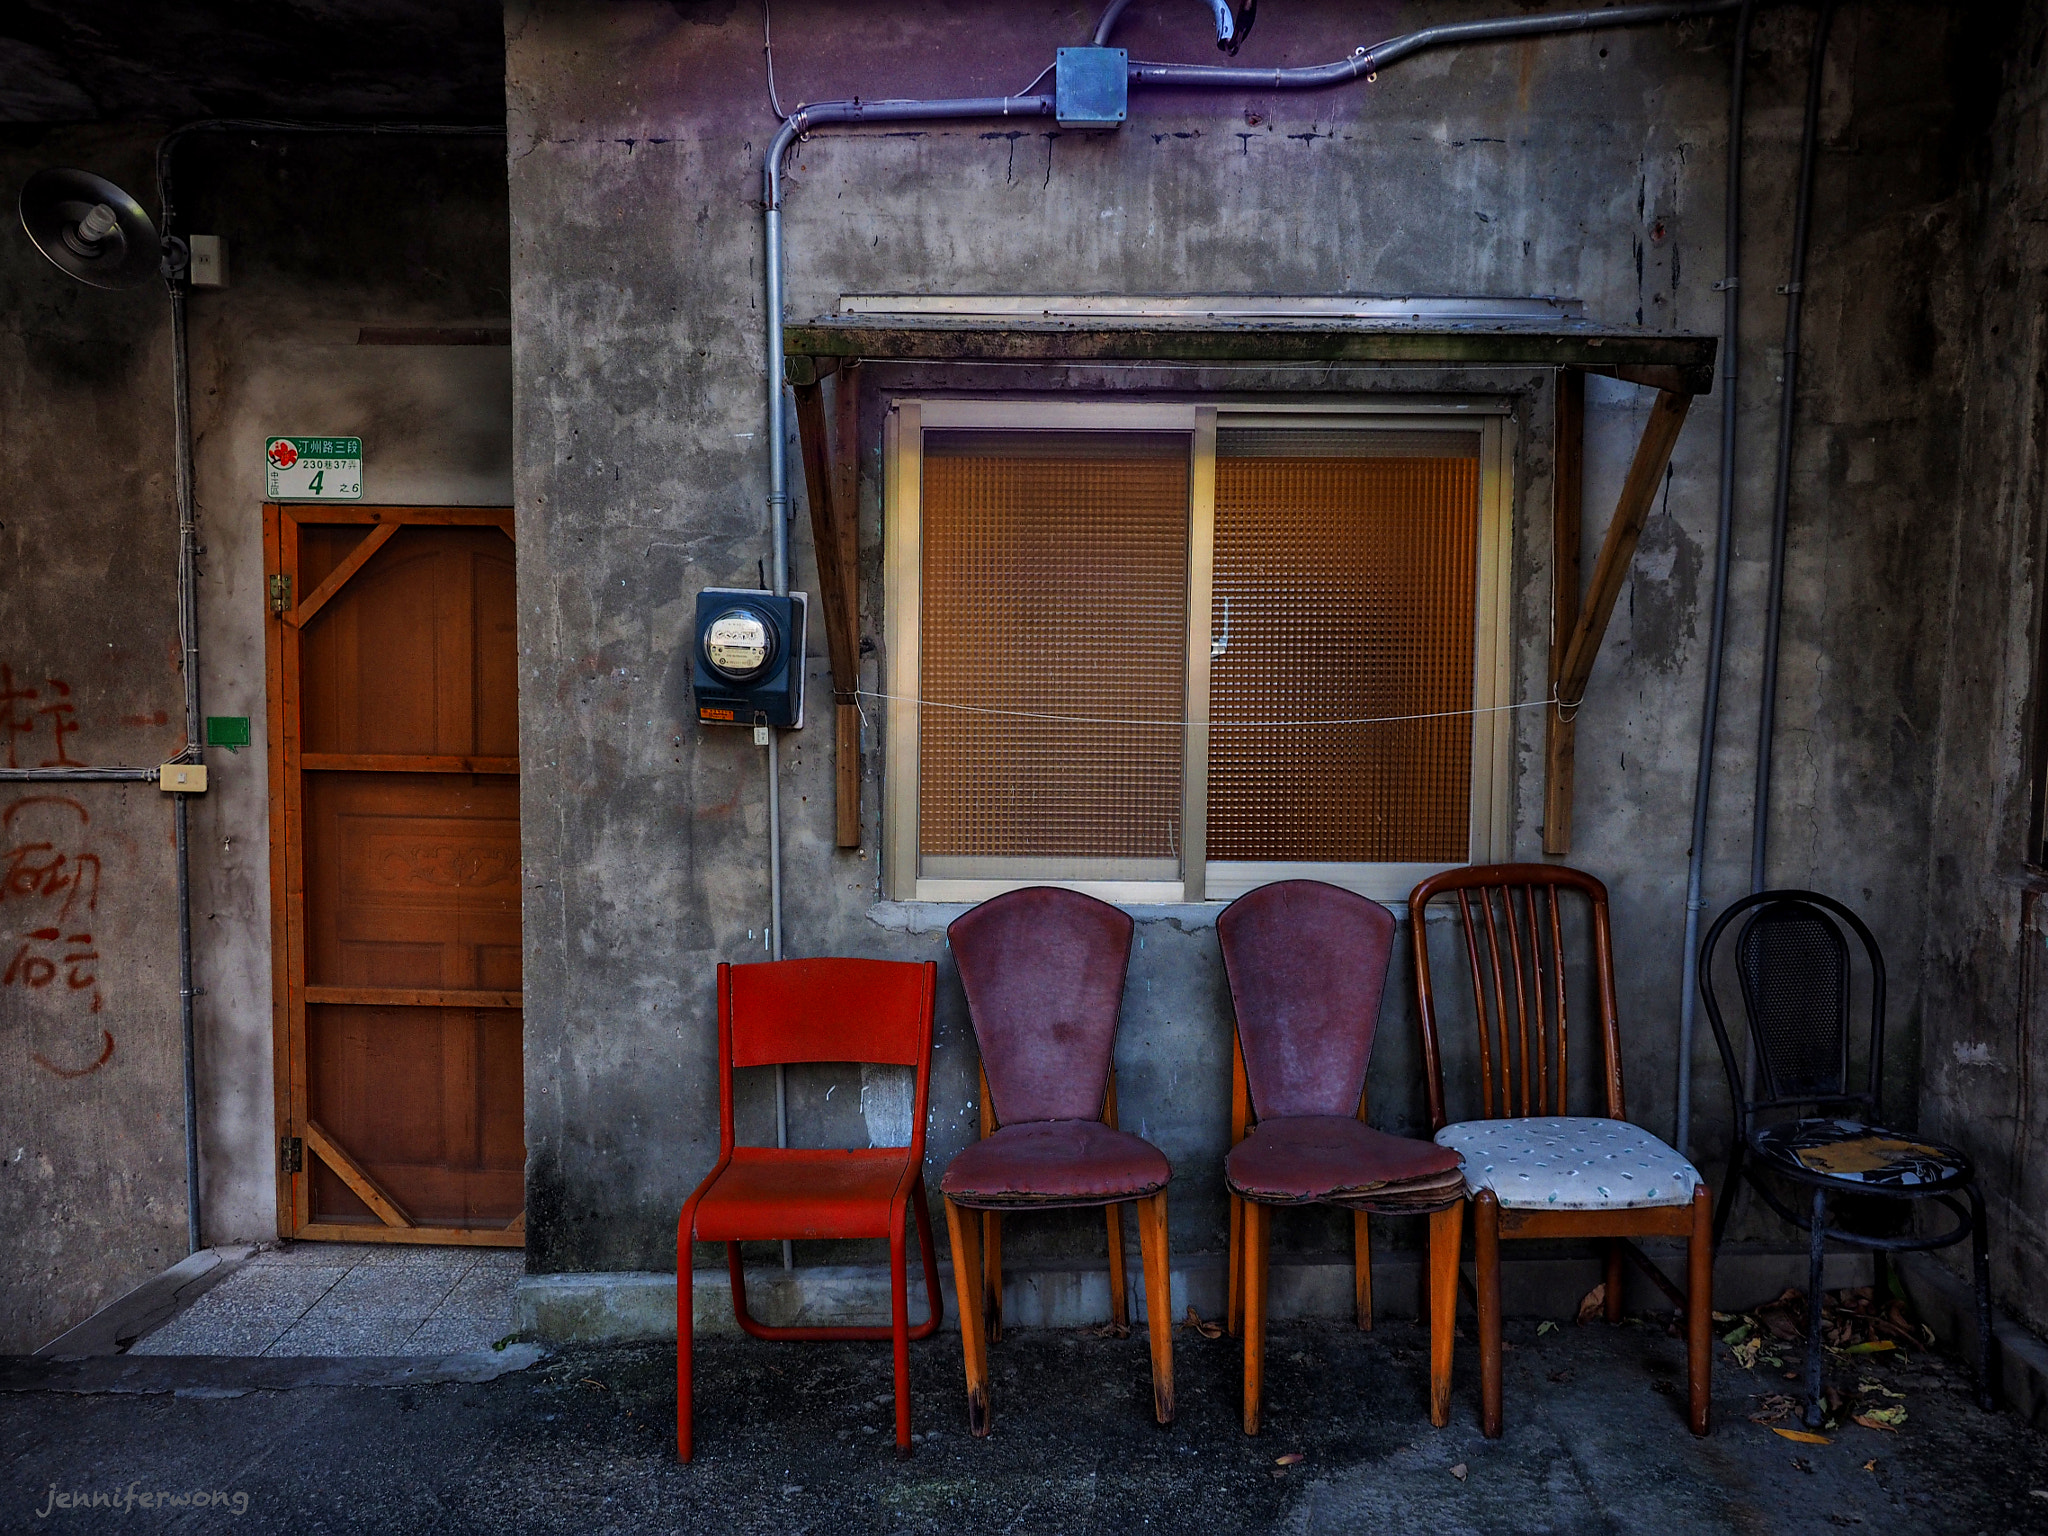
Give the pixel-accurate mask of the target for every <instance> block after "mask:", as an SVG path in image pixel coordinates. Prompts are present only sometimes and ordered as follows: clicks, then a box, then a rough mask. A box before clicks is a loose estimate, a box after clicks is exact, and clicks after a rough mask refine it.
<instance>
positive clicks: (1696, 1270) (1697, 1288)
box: [1685, 1184, 1714, 1435]
mask: <svg viewBox="0 0 2048 1536" xmlns="http://www.w3.org/2000/svg"><path fill="white" fill-rule="evenodd" d="M1685 1267H1686V1288H1685V1392H1686V1409H1687V1413H1686V1417H1687V1418H1688V1419H1689V1420H1690V1421H1691V1424H1692V1432H1693V1433H1694V1434H1696V1435H1704V1434H1706V1433H1707V1431H1708V1429H1709V1428H1710V1427H1711V1426H1710V1423H1709V1412H1710V1405H1711V1403H1712V1401H1713V1395H1714V1199H1713V1196H1712V1194H1711V1193H1710V1192H1709V1191H1708V1189H1707V1186H1706V1185H1704V1184H1700V1185H1696V1186H1695V1187H1694V1189H1693V1192H1692V1237H1691V1239H1690V1241H1688V1242H1687V1244H1686V1251H1685Z"/></svg>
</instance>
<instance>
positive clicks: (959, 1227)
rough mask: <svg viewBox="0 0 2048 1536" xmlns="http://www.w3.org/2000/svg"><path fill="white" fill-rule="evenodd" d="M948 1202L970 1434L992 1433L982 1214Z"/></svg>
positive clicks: (948, 1200) (954, 1291) (946, 1203)
mask: <svg viewBox="0 0 2048 1536" xmlns="http://www.w3.org/2000/svg"><path fill="white" fill-rule="evenodd" d="M941 1198H942V1199H945V1205H946V1234H947V1236H948V1238H950V1239H951V1241H952V1244H953V1294H954V1296H955V1297H956V1298H957V1299H958V1300H959V1303H960V1354H961V1358H962V1359H963V1360H964V1361H965V1362H966V1366H967V1430H968V1433H970V1434H973V1435H985V1434H987V1433H988V1340H987V1337H986V1335H985V1334H984V1333H983V1331H982V1314H981V1300H982V1298H981V1262H982V1253H981V1226H982V1224H981V1213H980V1212H978V1211H963V1210H962V1209H961V1208H960V1207H959V1206H957V1205H955V1204H954V1203H953V1202H952V1200H951V1199H950V1198H946V1197H943V1196H942V1197H941Z"/></svg>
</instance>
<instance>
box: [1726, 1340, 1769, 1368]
mask: <svg viewBox="0 0 2048 1536" xmlns="http://www.w3.org/2000/svg"><path fill="white" fill-rule="evenodd" d="M1763 1347H1764V1341H1763V1340H1762V1339H1751V1340H1750V1341H1749V1342H1748V1343H1746V1344H1738V1345H1736V1346H1735V1347H1734V1348H1733V1349H1732V1350H1730V1351H1729V1353H1730V1354H1732V1355H1734V1356H1735V1363H1736V1364H1737V1365H1739V1366H1741V1367H1742V1368H1743V1369H1744V1370H1745V1371H1753V1370H1755V1369H1756V1357H1757V1352H1758V1351H1759V1350H1761V1349H1762V1348H1763Z"/></svg>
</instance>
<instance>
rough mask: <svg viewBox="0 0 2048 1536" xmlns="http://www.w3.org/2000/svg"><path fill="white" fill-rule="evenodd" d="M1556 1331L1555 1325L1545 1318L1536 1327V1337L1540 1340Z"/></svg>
mask: <svg viewBox="0 0 2048 1536" xmlns="http://www.w3.org/2000/svg"><path fill="white" fill-rule="evenodd" d="M1556 1329H1557V1324H1555V1323H1553V1322H1551V1321H1550V1320H1549V1319H1548V1318H1545V1319H1544V1320H1543V1321H1542V1322H1540V1323H1538V1324H1537V1325H1536V1337H1537V1338H1539V1339H1540V1338H1542V1337H1543V1335H1545V1334H1546V1333H1552V1332H1555V1331H1556Z"/></svg>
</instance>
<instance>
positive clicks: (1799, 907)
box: [1700, 891, 1992, 1427]
mask: <svg viewBox="0 0 2048 1536" xmlns="http://www.w3.org/2000/svg"><path fill="white" fill-rule="evenodd" d="M1745 912H1747V913H1748V914H1749V917H1748V920H1747V921H1745V922H1744V923H1743V925H1742V927H1741V929H1740V930H1739V931H1738V932H1737V933H1736V935H1735V974H1736V977H1737V979H1738V980H1739V981H1740V983H1741V987H1742V1003H1743V1010H1744V1012H1745V1013H1746V1015H1747V1016H1748V1022H1749V1036H1750V1039H1751V1040H1752V1041H1754V1043H1755V1045H1756V1064H1757V1082H1756V1083H1755V1084H1753V1085H1752V1086H1753V1087H1755V1088H1757V1089H1758V1090H1760V1091H1759V1092H1758V1094H1757V1096H1756V1097H1754V1098H1750V1097H1748V1096H1747V1095H1746V1094H1745V1092H1744V1088H1743V1074H1742V1068H1741V1067H1740V1066H1739V1065H1738V1064H1737V1057H1736V1053H1735V1047H1734V1046H1733V1045H1732V1044H1731V1043H1730V1041H1729V1038H1728V1027H1727V1024H1726V1022H1725V1021H1724V1020H1723V1019H1722V1017H1721V1005H1720V1002H1719V1000H1718V999H1717V998H1716V997H1715V995H1714V981H1713V970H1714V951H1715V948H1716V946H1717V945H1719V943H1720V941H1721V935H1722V933H1724V932H1725V931H1726V930H1727V928H1728V925H1729V924H1730V923H1732V922H1733V921H1734V920H1735V919H1736V918H1737V917H1740V916H1741V915H1742V914H1743V913H1745ZM1844 927H1846V928H1848V929H1849V930H1850V931H1851V932H1853V933H1854V934H1855V935H1856V937H1857V938H1858V939H1859V940H1860V941H1861V942H1862V945H1863V952H1864V955H1865V956H1866V957H1867V959H1868V961H1869V965H1870V1052H1869V1062H1868V1067H1867V1071H1866V1076H1865V1081H1864V1087H1863V1089H1862V1091H1861V1092H1858V1091H1857V1090H1855V1089H1853V1088H1851V1087H1850V1086H1849V1084H1850V1076H1849V1009H1850V951H1849V943H1848V940H1847V939H1846V938H1844V937H1843V933H1842V930H1843V928H1844ZM1700 996H1701V998H1702V999H1703V1000H1704V1001H1705V1002H1706V1005H1707V1017H1708V1019H1710V1020H1711V1021H1712V1023H1713V1026H1714V1039H1715V1040H1716V1041H1718V1042H1719V1044H1720V1047H1721V1062H1722V1065H1724V1066H1725V1067H1726V1068H1727V1070H1728V1089H1729V1096H1730V1097H1731V1098H1732V1099H1733V1100H1734V1101H1735V1146H1734V1151H1733V1153H1732V1155H1731V1157H1730V1159H1729V1163H1728V1178H1727V1181H1726V1182H1725V1183H1724V1184H1723V1185H1722V1188H1721V1204H1720V1209H1719V1210H1717V1211H1716V1212H1715V1213H1714V1246H1715V1247H1716V1248H1717V1249H1718V1248H1719V1247H1720V1244H1721V1233H1722V1231H1723V1230H1724V1229H1725V1228H1726V1227H1727V1225H1728V1212H1729V1211H1730V1210H1731V1209H1732V1208H1733V1206H1734V1204H1735V1200H1736V1197H1737V1195H1738V1194H1739V1193H1740V1192H1741V1188H1742V1181H1743V1179H1744V1177H1745V1176H1746V1177H1747V1178H1748V1180H1749V1182H1750V1184H1751V1185H1752V1186H1753V1187H1754V1188H1755V1190H1756V1192H1757V1193H1758V1194H1759V1195H1761V1196H1762V1197H1763V1199H1764V1201H1765V1203H1766V1204H1768V1205H1769V1206H1770V1208H1771V1209H1772V1210H1774V1211H1776V1212H1777V1213H1778V1214H1779V1215H1780V1216H1782V1217H1784V1218H1785V1219H1786V1220H1787V1221H1789V1222H1791V1223H1792V1224H1793V1225H1794V1226H1796V1227H1798V1228H1800V1229H1801V1230H1802V1231H1804V1232H1806V1233H1807V1234H1808V1237H1809V1239H1810V1243H1811V1247H1810V1252H1811V1255H1812V1263H1811V1267H1810V1268H1809V1270H1808V1279H1807V1292H1806V1309H1807V1323H1806V1391H1807V1406H1806V1422H1807V1424H1808V1425H1810V1426H1816V1427H1817V1426H1818V1425H1819V1424H1820V1422H1821V1418H1822V1398H1821V1277H1820V1272H1821V1259H1822V1256H1823V1252H1824V1250H1825V1247H1826V1245H1827V1242H1828V1240H1829V1239H1831V1238H1832V1239H1833V1240H1834V1241H1836V1242H1841V1243H1849V1244H1852V1245H1854V1246H1856V1247H1860V1248H1871V1249H1875V1250H1878V1251H1879V1252H1885V1253H1903V1252H1912V1251H1918V1250H1925V1249H1930V1248H1946V1247H1948V1246H1949V1244H1951V1243H1959V1242H1961V1241H1962V1240H1963V1239H1964V1238H1966V1237H1967V1238H1969V1239H1970V1253H1971V1258H1972V1260H1973V1261H1974V1263H1975V1267H1976V1281H1977V1362H1978V1368H1977V1401H1978V1403H1979V1404H1980V1405H1981V1406H1983V1407H1984V1408H1987V1409H1988V1408H1990V1407H1991V1405H1992V1404H1991V1270H1990V1263H1989V1260H1988V1259H1987V1257H1986V1254H1985V1238H1984V1197H1983V1195H1982V1194H1981V1193H1979V1192H1978V1189H1977V1177H1976V1169H1975V1168H1974V1167H1973V1166H1972V1164H1971V1162H1970V1158H1969V1156H1968V1154H1966V1153H1964V1152H1961V1151H1959V1150H1957V1149H1956V1148H1954V1147H1949V1146H1944V1145H1942V1144H1941V1143H1940V1142H1935V1141H1928V1140H1926V1139H1925V1138H1923V1137H1919V1136H1908V1135H1905V1134H1903V1133H1902V1132H1899V1131H1893V1130H1887V1129H1885V1128H1884V1127H1883V1126H1881V1125H1878V1124H1876V1123H1875V1122H1876V1120H1877V1117H1878V1115H1879V1114H1880V1113H1881V1109H1880V1105H1881V1102H1882V1100H1881V1094H1882V1088H1883V1072H1884V956H1883V954H1882V953H1880V952H1879V950H1878V947H1877V940H1876V939H1875V938H1873V937H1872V936H1871V932H1870V930H1869V929H1868V928H1867V927H1865V926H1864V924H1863V920H1862V919H1861V918H1859V917H1857V915H1856V914H1855V913H1854V912H1852V911H1850V910H1849V909H1848V908H1847V907H1845V906H1843V905H1842V903H1841V902H1839V901H1836V900H1835V899H1834V898H1833V897H1832V896H1822V895H1820V894H1819V893H1818V892H1815V891H1759V892H1757V893H1756V894H1755V895H1753V896H1745V897H1743V898H1742V900H1740V901H1738V902H1736V903H1735V904H1734V905H1733V906H1731V907H1730V908H1729V909H1728V910H1727V911H1725V912H1723V913H1722V914H1721V915H1720V917H1718V918H1717V919H1715V921H1714V926H1713V927H1711V928H1709V929H1708V930H1707V937H1706V940H1705V941H1704V942H1703V943H1702V944H1701V945H1700ZM1760 1117H1761V1118H1760ZM1766 1173H1769V1174H1771V1175H1774V1176H1776V1177H1778V1178H1782V1179H1786V1180H1789V1181H1791V1182H1792V1183H1793V1184H1796V1185H1802V1186H1804V1187H1805V1188H1807V1189H1809V1190H1811V1191H1812V1197H1813V1198H1812V1208H1811V1210H1810V1211H1809V1212H1808V1213H1807V1214H1804V1215H1802V1214H1801V1213H1800V1212H1799V1211H1798V1210H1797V1209H1796V1207H1795V1206H1792V1205H1787V1204H1785V1203H1784V1202H1783V1201H1781V1200H1780V1199H1779V1198H1778V1196H1777V1194H1776V1193H1774V1192H1773V1190H1772V1189H1771V1187H1770V1185H1769V1184H1768V1183H1767V1182H1766V1181H1765V1179H1764V1178H1763V1175H1764V1174H1766ZM1831 1194H1833V1195H1853V1196H1868V1195H1876V1196H1880V1197H1883V1198H1886V1199H1893V1200H1934V1201H1936V1202H1938V1203H1939V1204H1941V1205H1942V1206H1944V1207H1946V1208H1947V1209H1948V1210H1949V1212H1950V1213H1952V1214H1953V1215H1954V1216H1955V1217H1956V1225H1955V1226H1954V1227H1953V1228H1951V1229H1949V1230H1947V1231H1944V1232H1942V1233H1940V1234H1939V1235H1937V1236H1934V1237H1911V1236H1908V1237H1879V1236H1876V1235H1874V1234H1871V1233H1864V1232H1850V1231H1844V1230H1843V1229H1842V1228H1840V1227H1831V1226H1829V1225H1828V1196H1829V1195H1831ZM1958 1194H1960V1195H1962V1196H1963V1197H1964V1198H1965V1199H1967V1200H1968V1201H1969V1209H1968V1210H1965V1209H1964V1208H1963V1206H1962V1205H1961V1203H1959V1202H1958V1200H1957V1199H1956V1196H1957V1195H1958Z"/></svg>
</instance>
